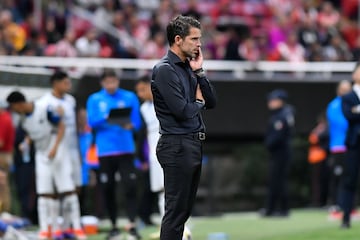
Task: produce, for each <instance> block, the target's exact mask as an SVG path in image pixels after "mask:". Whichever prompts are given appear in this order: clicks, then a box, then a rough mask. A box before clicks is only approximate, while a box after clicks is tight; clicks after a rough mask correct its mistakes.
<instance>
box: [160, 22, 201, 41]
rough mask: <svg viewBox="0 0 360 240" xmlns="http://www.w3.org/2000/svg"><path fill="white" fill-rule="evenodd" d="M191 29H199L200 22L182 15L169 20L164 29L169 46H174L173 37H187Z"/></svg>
mask: <svg viewBox="0 0 360 240" xmlns="http://www.w3.org/2000/svg"><path fill="white" fill-rule="evenodd" d="M191 27H194V28H198V29H201V25H200V22H199V21H198V20H196V19H195V18H193V17H190V16H182V15H179V16H177V17H176V18H174V19H173V20H171V21H170V23H169V24H168V25H167V27H166V34H167V39H168V42H169V45H170V46H172V45H173V44H174V42H175V37H176V36H177V35H179V36H180V37H181V38H185V37H186V36H188V35H189V33H190V28H191Z"/></svg>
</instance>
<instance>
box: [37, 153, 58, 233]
mask: <svg viewBox="0 0 360 240" xmlns="http://www.w3.org/2000/svg"><path fill="white" fill-rule="evenodd" d="M51 171H52V163H51V162H50V161H49V159H48V158H47V157H46V155H45V154H43V153H41V152H36V156H35V176H36V192H37V194H38V220H39V236H38V238H39V239H48V238H49V237H50V232H49V223H50V222H51V209H52V198H53V197H54V187H53V184H52V174H51Z"/></svg>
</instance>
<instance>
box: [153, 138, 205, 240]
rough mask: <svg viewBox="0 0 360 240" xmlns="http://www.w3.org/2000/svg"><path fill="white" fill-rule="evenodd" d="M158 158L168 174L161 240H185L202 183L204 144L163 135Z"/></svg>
mask: <svg viewBox="0 0 360 240" xmlns="http://www.w3.org/2000/svg"><path fill="white" fill-rule="evenodd" d="M157 157H158V160H159V162H160V164H161V166H162V168H163V171H164V180H165V215H164V217H163V219H162V223H161V234H160V239H161V240H181V239H182V235H183V231H184V224H185V222H186V221H187V219H188V218H189V216H190V214H191V211H192V208H193V205H194V202H195V197H196V192H197V188H198V185H199V181H200V174H201V162H202V142H201V141H200V140H198V139H194V138H193V137H192V136H189V135H163V136H161V138H160V140H159V142H158V145H157Z"/></svg>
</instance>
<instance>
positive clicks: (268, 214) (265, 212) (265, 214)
mask: <svg viewBox="0 0 360 240" xmlns="http://www.w3.org/2000/svg"><path fill="white" fill-rule="evenodd" d="M259 215H260V217H272V216H273V213H272V212H270V211H269V210H267V209H265V208H262V209H260V210H259Z"/></svg>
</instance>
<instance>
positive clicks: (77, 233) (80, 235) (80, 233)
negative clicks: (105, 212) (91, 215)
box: [73, 228, 87, 240]
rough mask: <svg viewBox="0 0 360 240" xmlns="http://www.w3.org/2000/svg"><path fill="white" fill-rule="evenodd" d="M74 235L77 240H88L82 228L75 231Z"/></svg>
mask: <svg viewBox="0 0 360 240" xmlns="http://www.w3.org/2000/svg"><path fill="white" fill-rule="evenodd" d="M73 234H74V236H75V238H76V239H78V240H84V239H87V237H86V234H85V232H84V230H82V229H81V228H79V229H74V231H73Z"/></svg>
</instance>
